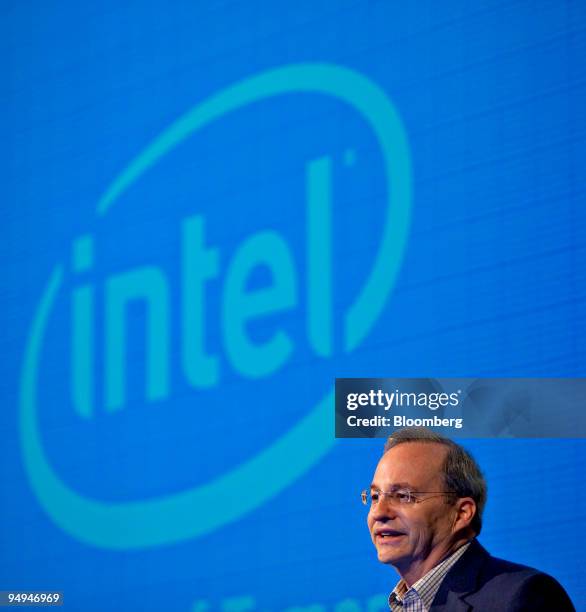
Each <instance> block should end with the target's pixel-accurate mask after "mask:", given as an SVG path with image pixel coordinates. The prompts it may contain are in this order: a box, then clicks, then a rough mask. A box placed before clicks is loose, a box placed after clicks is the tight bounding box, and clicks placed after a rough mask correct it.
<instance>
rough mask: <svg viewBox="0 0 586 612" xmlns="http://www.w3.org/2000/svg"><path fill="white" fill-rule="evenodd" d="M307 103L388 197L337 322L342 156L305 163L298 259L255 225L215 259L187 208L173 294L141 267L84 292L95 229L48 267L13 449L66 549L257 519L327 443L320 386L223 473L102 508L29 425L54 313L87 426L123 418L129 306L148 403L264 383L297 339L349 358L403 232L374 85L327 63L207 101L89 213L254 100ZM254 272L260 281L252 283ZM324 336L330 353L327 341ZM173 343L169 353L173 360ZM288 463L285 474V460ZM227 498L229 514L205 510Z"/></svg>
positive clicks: (399, 179) (326, 402)
mask: <svg viewBox="0 0 586 612" xmlns="http://www.w3.org/2000/svg"><path fill="white" fill-rule="evenodd" d="M308 94H309V95H311V96H319V97H325V98H328V99H332V100H335V101H336V102H337V103H342V104H343V105H344V106H345V107H346V108H348V109H350V111H351V112H352V113H354V114H355V115H356V116H357V117H359V119H360V122H361V125H363V126H365V127H364V128H363V129H367V130H368V131H369V133H370V134H371V136H372V138H373V140H374V141H375V142H376V148H377V155H378V157H379V160H380V161H379V163H380V167H381V169H382V170H381V172H382V175H383V180H384V184H385V187H386V189H385V195H384V214H383V215H382V218H380V219H379V220H378V222H377V223H378V225H377V230H378V231H377V236H379V239H378V243H377V244H376V245H375V244H372V245H369V250H370V251H371V252H372V253H373V255H374V257H373V258H372V265H370V266H369V267H368V269H364V270H363V279H362V280H361V284H360V287H359V290H357V291H355V293H354V294H353V295H352V296H351V297H350V298H349V300H348V305H347V307H345V309H344V312H343V315H342V320H341V321H336V320H335V316H334V311H335V309H334V304H333V295H334V289H335V287H334V286H333V285H334V278H335V277H334V275H333V274H332V269H333V267H334V263H335V262H334V255H333V253H334V249H333V244H334V242H335V240H336V236H335V232H334V230H333V223H332V218H333V216H334V210H335V207H336V197H335V193H336V179H335V177H336V170H335V169H336V164H337V163H339V159H338V160H337V159H336V158H335V157H334V156H333V155H330V154H327V153H324V154H321V155H318V156H315V157H310V158H308V159H305V160H303V170H302V177H303V178H302V182H303V185H302V192H303V193H304V202H303V206H302V210H303V218H304V224H303V227H304V236H303V247H302V248H303V257H302V258H301V259H300V258H299V257H295V252H296V250H295V248H293V247H292V245H291V239H290V237H289V236H288V235H287V233H286V231H283V230H282V229H281V230H280V231H279V230H277V229H271V228H266V227H262V226H261V227H259V228H258V229H256V230H253V231H250V232H249V233H248V234H247V235H246V236H244V237H243V238H242V239H240V240H239V241H238V242H237V243H235V244H233V245H231V247H232V248H231V249H230V254H229V256H228V254H227V253H225V252H224V251H223V246H222V245H219V244H215V243H214V241H213V239H212V238H211V237H210V234H209V233H208V230H209V226H210V213H209V212H204V211H201V210H197V209H196V210H192V211H191V212H190V213H188V214H185V215H181V216H179V218H178V219H177V220H176V222H175V223H176V225H175V231H176V234H175V237H174V239H173V240H174V243H176V244H177V257H176V259H175V260H174V261H175V263H176V267H177V268H178V269H176V270H175V271H174V274H175V277H176V278H177V279H179V281H178V283H176V285H177V286H175V285H173V284H172V283H171V281H170V278H169V270H168V269H167V268H166V267H165V266H164V265H157V263H154V262H151V263H149V264H148V265H143V264H141V265H134V266H126V267H125V268H124V269H121V270H117V271H115V272H114V273H112V274H108V275H106V276H105V277H104V278H102V279H101V280H100V282H99V283H97V281H96V280H95V278H94V276H93V274H94V270H95V268H96V265H97V262H99V258H100V241H99V239H98V238H97V237H96V232H93V231H87V232H85V233H84V234H83V235H80V236H78V237H77V238H76V239H75V240H74V241H73V244H72V247H71V249H70V253H69V259H68V261H67V262H63V263H57V264H56V265H55V267H54V269H53V271H52V272H51V275H50V278H49V281H48V283H47V286H46V287H45V289H44V291H43V293H42V297H41V299H40V302H39V304H38V307H37V310H36V314H35V316H34V319H33V322H32V324H31V327H30V331H29V337H28V340H27V345H26V349H25V354H24V360H23V367H22V380H21V395H20V400H21V405H20V416H21V419H20V429H21V442H22V449H23V458H24V464H25V467H26V471H27V474H28V477H29V479H30V482H31V485H32V487H33V490H34V492H35V494H36V496H37V497H38V499H39V502H40V503H41V505H42V506H43V507H44V509H45V511H46V512H47V513H48V514H49V515H50V516H51V518H52V519H53V520H54V521H55V523H56V524H58V525H59V526H60V527H61V528H62V529H64V530H65V531H66V532H67V533H69V534H71V535H72V536H73V537H75V538H77V539H79V540H81V541H83V542H87V543H89V544H92V545H95V546H99V547H103V548H112V549H131V548H144V547H149V546H156V545H160V544H167V543H172V542H177V541H181V540H185V539H187V538H194V537H198V536H201V535H202V534H205V533H209V532H210V531H212V530H214V529H217V528H219V527H221V526H223V525H226V524H228V523H230V522H232V521H235V520H237V519H238V518H239V517H241V516H242V515H244V514H246V513H247V512H250V511H252V510H254V509H255V508H258V507H259V506H261V505H262V504H263V503H265V502H266V501H267V500H269V499H270V498H271V497H273V496H274V495H276V494H277V493H279V491H281V490H283V489H284V488H285V487H287V486H288V485H289V484H291V483H292V482H294V481H295V480H296V479H297V478H299V477H300V476H302V475H303V474H304V473H305V472H306V471H307V470H308V469H309V468H310V467H311V466H312V465H314V464H315V463H316V462H318V461H319V460H320V459H321V457H323V456H324V454H325V453H327V452H328V450H329V449H330V448H331V447H332V445H333V444H334V435H333V420H334V411H333V384H332V383H333V379H332V383H330V384H329V387H330V388H329V389H328V391H327V392H326V393H325V394H323V395H322V396H320V397H316V398H314V399H313V400H312V402H311V404H312V407H311V409H310V410H309V411H308V412H307V413H306V414H305V416H303V417H301V418H300V419H298V420H297V421H296V422H294V423H289V422H287V423H284V424H283V428H282V430H281V431H280V433H279V435H277V436H276V437H275V438H274V439H272V440H271V441H270V443H269V444H265V445H263V446H262V447H260V448H258V449H257V450H256V452H255V453H254V454H253V455H252V456H250V457H248V458H247V459H246V460H244V461H242V462H239V463H237V464H236V465H234V466H232V467H231V468H229V469H228V470H227V471H225V472H224V473H222V474H219V475H215V476H214V477H212V478H210V479H208V480H206V481H205V482H203V483H200V484H198V485H197V486H193V487H190V488H186V489H185V490H182V491H179V492H175V493H171V494H166V495H164V496H158V497H148V498H145V499H138V500H131V501H128V500H125V501H111V500H110V501H104V500H102V499H98V498H94V497H92V496H90V495H88V494H87V491H86V492H80V491H78V490H77V489H76V488H75V487H73V486H71V484H70V483H68V482H66V479H64V478H63V477H62V476H61V475H60V474H59V473H58V472H59V471H58V470H57V469H56V468H55V467H54V465H52V463H51V461H50V459H49V456H48V454H47V452H46V449H45V447H44V445H43V440H42V432H41V426H40V418H39V417H40V413H41V411H42V409H43V393H42V386H41V385H40V384H39V377H40V372H41V371H42V369H43V359H42V353H43V347H44V344H45V342H46V337H47V329H48V327H49V324H50V321H51V319H52V317H53V316H54V313H55V312H56V310H57V307H56V304H57V303H58V302H59V300H61V301H63V300H64V299H65V300H66V301H68V303H69V312H70V321H69V324H68V325H69V334H70V337H71V343H70V354H69V360H70V370H69V371H70V373H71V376H70V381H69V385H70V388H69V393H70V400H71V405H72V406H73V410H74V412H75V414H76V417H77V418H78V419H79V420H80V421H81V422H84V423H86V424H91V423H92V419H95V418H96V415H97V414H98V413H100V414H104V413H105V414H115V413H117V414H120V412H121V411H122V410H124V408H125V407H126V406H127V404H128V392H129V386H130V383H129V376H128V371H127V370H128V368H127V366H128V362H129V358H128V352H129V350H130V346H129V345H130V340H129V338H130V334H129V329H128V317H127V312H128V309H129V308H130V307H131V305H132V304H137V303H139V304H140V305H141V308H142V310H143V313H144V333H143V336H144V337H143V346H144V387H143V389H142V394H143V397H144V400H145V402H165V401H168V400H170V399H171V398H172V397H173V393H174V381H177V380H181V382H182V384H184V385H186V386H187V387H188V388H189V389H191V390H192V391H193V392H194V393H202V392H204V391H205V392H211V391H212V390H213V389H215V388H219V387H220V386H221V384H222V382H223V381H224V379H225V377H226V376H227V373H228V372H229V373H230V375H231V376H236V377H240V378H242V379H245V380H249V381H259V382H260V381H263V380H268V379H270V378H271V377H274V376H276V375H277V373H278V372H279V371H281V370H282V369H283V368H285V367H286V366H287V364H288V363H289V362H290V360H291V359H292V356H293V355H294V353H295V348H296V345H297V344H299V343H301V342H303V343H304V344H305V345H306V346H307V347H309V349H310V350H311V352H312V354H313V355H314V356H315V357H317V358H319V359H324V360H327V359H330V358H332V357H333V356H334V355H335V354H336V353H342V354H348V353H351V352H352V351H353V350H354V349H355V348H356V347H358V346H359V345H360V343H361V342H362V341H363V340H364V338H365V337H366V336H367V335H368V333H369V331H370V330H371V328H372V326H373V325H374V323H375V322H376V320H377V319H378V317H379V316H380V314H381V312H382V310H383V308H384V305H385V303H386V300H387V298H388V295H389V293H390V291H391V290H392V288H393V285H394V282H395V279H396V276H397V272H398V270H399V267H400V264H401V260H402V255H403V252H404V249H405V245H406V240H407V232H408V226H409V211H410V204H411V193H410V189H411V171H410V161H409V152H408V147H407V141H406V137H405V133H404V130H403V127H402V124H401V121H400V119H399V117H398V115H397V113H396V111H395V109H394V107H393V105H392V104H391V102H390V101H389V99H388V98H387V96H386V95H385V93H384V92H383V91H382V90H381V89H380V88H379V87H378V86H376V85H375V84H374V83H372V82H371V81H369V80H368V79H366V78H365V77H364V76H362V75H360V74H358V73H356V72H354V71H351V70H349V69H346V68H342V67H340V66H334V65H327V64H299V65H289V66H284V67H282V68H278V69H275V70H271V71H268V72H264V73H261V74H258V75H256V76H253V77H251V78H248V79H246V80H244V81H241V82H238V83H236V84H235V85H233V86H230V87H228V88H226V89H224V90H222V91H220V92H218V93H216V94H215V95H213V96H211V97H210V98H208V99H207V100H205V101H203V102H202V103H200V104H198V105H197V106H195V107H194V108H193V109H192V110H190V111H189V112H188V113H187V114H185V115H184V116H183V117H181V118H180V119H179V120H177V121H176V122H175V123H173V124H172V125H171V126H170V127H168V128H167V129H166V130H165V131H164V132H163V133H161V134H160V135H159V136H157V137H156V138H155V139H154V140H153V141H152V142H151V143H150V144H148V145H147V146H146V148H145V149H144V150H143V151H142V152H141V153H140V154H139V155H138V156H137V157H135V158H134V159H133V160H132V161H131V162H130V163H129V165H128V166H127V167H126V168H124V169H123V170H122V172H121V173H120V175H119V176H118V177H117V178H116V179H115V180H114V181H113V183H112V184H111V185H110V186H109V188H107V189H106V191H105V193H104V195H103V196H102V198H101V199H100V200H99V202H98V205H97V215H98V218H100V219H107V218H109V215H111V214H112V212H111V211H112V210H113V209H114V208H115V207H123V206H124V205H125V200H124V198H123V196H124V195H125V194H126V193H127V192H128V191H129V190H131V189H132V188H135V187H136V186H138V185H140V184H141V182H143V181H144V180H147V178H148V174H149V173H151V172H153V171H154V170H155V168H157V167H158V166H159V165H161V164H164V163H165V161H166V160H167V159H168V158H169V155H170V154H171V153H172V152H173V151H174V150H176V149H177V148H178V147H179V145H181V144H182V143H185V142H188V141H191V140H192V139H197V138H198V137H199V138H201V137H202V133H203V132H204V131H207V130H208V128H209V129H211V128H213V126H214V125H215V124H216V123H217V122H218V121H220V120H224V119H225V118H226V117H232V116H234V117H237V111H241V109H246V108H247V107H249V106H250V105H253V104H255V103H258V102H267V101H270V102H271V103H273V104H279V103H280V99H281V98H282V97H284V96H287V99H288V100H289V101H291V100H294V99H295V98H294V96H296V95H299V96H305V98H304V99H307V95H308ZM292 96H293V97H292ZM345 163H347V164H349V165H351V164H352V163H353V152H352V150H351V149H349V150H347V151H346V153H345ZM298 248H299V247H297V249H298ZM300 261H301V262H302V265H300ZM259 268H262V269H263V270H264V272H265V276H266V279H268V281H267V282H265V283H264V284H262V286H254V285H251V283H250V279H251V278H252V277H253V276H254V274H255V271H256V270H258V269H259ZM361 274H362V271H361ZM65 276H67V278H68V279H69V287H68V288H67V290H66V289H65V281H64V278H65ZM172 285H173V286H172ZM211 288H213V291H214V292H215V294H216V295H217V299H216V300H215V301H214V302H213V304H214V308H215V310H214V317H213V320H214V321H215V322H216V326H217V329H216V330H215V332H214V337H215V338H216V339H217V341H216V343H215V344H214V346H213V347H212V346H210V345H209V344H208V342H207V340H206V337H207V333H208V329H209V325H210V320H212V317H211V316H210V311H209V309H210V303H211V302H210V300H209V299H208V292H209V291H211V290H212V289H211ZM296 309H297V310H299V311H300V312H301V313H302V314H301V315H300V317H301V318H302V320H303V326H302V329H299V328H295V332H294V333H293V332H292V331H291V329H285V328H284V327H283V326H280V325H279V323H278V320H277V319H275V317H276V316H278V315H280V314H282V313H286V312H292V311H295V310H296ZM265 319H270V320H271V321H273V324H272V325H271V326H270V332H267V333H265V334H264V335H263V336H262V337H260V338H259V337H255V336H254V335H253V334H251V333H250V325H251V324H252V323H254V322H259V321H263V320H265ZM98 320H99V321H100V324H99V325H98V324H97V321H98ZM336 326H338V327H339V329H340V334H341V340H342V341H341V342H340V343H337V342H336V341H335V337H336V335H335V332H334V329H335V328H336ZM174 330H175V333H176V335H175V337H178V338H179V341H178V342H177V343H176V344H177V346H175V348H174V349H173V348H172V346H173V341H172V338H173V337H174V336H173V333H174ZM98 378H99V380H97V379H98ZM97 387H99V388H100V389H101V394H100V395H98V394H96V388H97ZM293 454H295V456H296V461H290V460H289V458H290V457H291V456H292V455H293ZM275 466H278V468H279V469H278V470H277V471H275V469H274V468H275ZM268 471H271V472H272V473H273V474H275V473H276V474H278V477H277V478H274V477H273V478H271V479H270V480H269V481H267V480H263V486H262V487H255V486H251V484H252V483H255V482H257V481H258V480H259V479H262V477H263V474H266V473H267V472H268ZM226 490H229V491H230V492H231V494H232V495H234V496H235V498H237V499H238V500H239V502H238V504H223V505H221V506H218V505H217V504H215V503H214V500H215V499H217V498H218V496H221V495H222V492H223V491H226ZM194 517H196V520H194Z"/></svg>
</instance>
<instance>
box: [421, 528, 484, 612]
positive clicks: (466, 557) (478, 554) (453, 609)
mask: <svg viewBox="0 0 586 612" xmlns="http://www.w3.org/2000/svg"><path fill="white" fill-rule="evenodd" d="M489 556H490V555H489V554H488V552H487V551H486V550H485V549H484V548H483V547H482V546H481V545H480V543H479V542H478V541H477V540H476V539H474V540H472V542H470V546H469V547H468V550H467V551H466V552H465V553H464V554H463V555H462V556H461V557H460V559H458V561H457V562H456V563H455V565H454V567H452V569H451V570H450V571H449V572H448V573H447V575H446V577H445V578H444V580H443V581H442V584H441V585H440V588H439V590H438V592H437V594H436V596H435V598H434V600H433V604H432V606H431V610H433V612H468V611H469V610H471V605H470V604H469V603H467V602H466V596H467V595H469V594H470V593H473V592H474V591H476V590H477V589H478V578H479V574H480V570H481V568H482V566H483V565H484V564H485V562H486V561H487V560H488V558H489Z"/></svg>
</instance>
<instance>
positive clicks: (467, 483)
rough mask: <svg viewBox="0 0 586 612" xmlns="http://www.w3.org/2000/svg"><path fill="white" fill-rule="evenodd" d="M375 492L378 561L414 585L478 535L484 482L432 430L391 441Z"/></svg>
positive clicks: (466, 457)
mask: <svg viewBox="0 0 586 612" xmlns="http://www.w3.org/2000/svg"><path fill="white" fill-rule="evenodd" d="M371 493H374V496H373V497H372V500H373V501H372V503H371V506H370V511H369V513H368V527H369V529H370V533H371V537H372V540H373V543H374V545H375V546H376V549H377V552H378V558H379V560H380V561H381V562H382V563H389V564H391V565H393V566H395V567H396V568H397V569H398V570H399V573H400V574H401V575H402V576H403V578H405V579H406V580H407V582H408V583H410V584H412V583H413V582H415V581H416V580H418V579H419V578H420V577H421V576H423V575H424V574H425V573H426V572H427V571H429V570H430V569H431V568H432V567H434V565H436V564H437V563H438V562H439V561H441V559H442V558H443V557H445V556H446V555H447V554H449V553H450V552H451V551H452V550H453V549H454V548H456V547H457V546H458V545H459V544H461V543H463V542H465V541H466V540H469V539H470V538H472V537H473V536H475V535H478V533H479V532H480V529H481V525H482V511H483V509H484V505H485V502H486V483H485V481H484V477H483V476H482V473H481V472H480V469H479V468H478V465H477V464H476V462H475V461H474V459H473V458H472V456H471V455H470V454H469V453H468V452H467V451H466V450H465V449H463V448H462V447H461V446H459V445H458V444H456V443H455V442H453V441H452V440H449V439H447V438H443V437H441V436H438V435H436V434H434V433H433V432H431V431H429V430H426V429H421V428H408V429H402V430H400V431H397V432H395V433H394V434H393V435H392V436H391V437H390V438H389V439H388V441H387V443H386V445H385V452H384V454H383V456H382V458H381V460H380V461H379V463H378V466H377V468H376V471H375V474H374V478H373V481H372V484H371Z"/></svg>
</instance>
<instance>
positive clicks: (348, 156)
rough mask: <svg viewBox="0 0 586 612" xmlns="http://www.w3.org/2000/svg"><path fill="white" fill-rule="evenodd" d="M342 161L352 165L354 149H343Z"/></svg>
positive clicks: (354, 160) (354, 157)
mask: <svg viewBox="0 0 586 612" xmlns="http://www.w3.org/2000/svg"><path fill="white" fill-rule="evenodd" d="M344 163H345V164H346V165H347V166H353V165H354V164H355V163H356V151H355V150H354V149H346V150H345V151H344Z"/></svg>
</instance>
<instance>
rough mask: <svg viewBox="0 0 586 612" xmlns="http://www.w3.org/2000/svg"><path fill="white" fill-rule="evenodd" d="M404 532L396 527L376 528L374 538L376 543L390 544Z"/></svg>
mask: <svg viewBox="0 0 586 612" xmlns="http://www.w3.org/2000/svg"><path fill="white" fill-rule="evenodd" d="M404 535H405V534H404V533H403V532H402V531H397V530H396V529H377V530H376V531H375V532H374V536H375V540H376V542H377V543H378V544H392V543H393V542H396V541H397V540H399V539H400V538H402V537H403V536H404Z"/></svg>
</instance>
